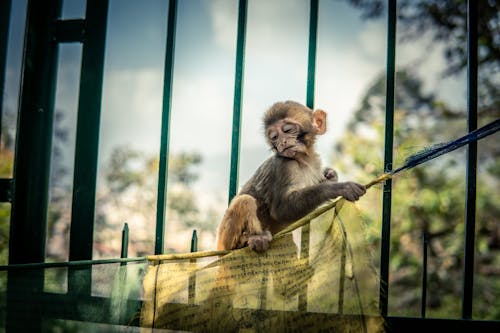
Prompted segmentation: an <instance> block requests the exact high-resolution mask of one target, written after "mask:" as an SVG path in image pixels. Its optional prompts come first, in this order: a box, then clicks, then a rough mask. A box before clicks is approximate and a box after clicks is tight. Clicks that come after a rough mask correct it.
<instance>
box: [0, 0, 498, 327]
mask: <svg viewBox="0 0 500 333" xmlns="http://www.w3.org/2000/svg"><path fill="white" fill-rule="evenodd" d="M61 4H62V1H61V0H47V1H29V2H28V12H27V25H26V27H27V30H26V35H27V38H26V42H25V43H26V44H25V51H24V64H25V65H24V66H23V85H22V91H21V98H20V107H19V122H18V138H17V147H16V157H15V175H14V178H13V179H2V180H1V181H0V199H1V200H2V201H9V202H12V217H11V221H12V222H11V237H10V243H9V246H10V251H9V263H10V265H8V266H2V267H1V270H8V271H9V285H8V286H9V288H11V287H12V288H15V287H16V286H15V283H16V282H15V278H16V277H18V276H17V275H16V272H17V271H18V270H20V269H26V268H36V267H37V266H39V267H40V268H48V267H69V275H68V276H69V280H68V294H71V293H84V294H87V295H90V285H91V284H90V281H91V280H92V277H91V270H90V269H87V270H80V269H73V268H75V267H77V266H78V267H80V266H82V265H83V266H85V265H88V266H90V265H95V264H104V263H111V262H116V263H127V262H132V261H141V260H144V259H145V258H128V259H127V258H126V257H127V251H126V248H127V247H126V244H127V243H128V232H127V231H125V230H124V232H123V239H122V258H121V259H110V260H92V244H93V223H89V221H94V207H95V188H96V175H97V155H98V143H99V124H100V110H101V95H102V80H103V65H104V46H105V32H106V24H107V14H108V0H87V9H86V17H85V18H84V19H78V20H61V19H59V17H60V14H61ZM238 6H239V7H238V26H237V42H236V66H235V83H234V101H233V122H232V141H231V163H230V175H229V190H228V193H229V200H231V199H232V198H233V197H234V195H236V192H237V186H238V170H239V154H240V132H241V131H240V129H241V114H242V99H243V78H244V67H245V60H244V59H245V38H246V26H247V24H246V22H247V7H248V3H247V0H238ZM477 6H478V4H477V2H476V1H472V0H470V1H468V18H467V19H468V27H469V30H468V67H467V74H468V75H467V87H468V91H467V102H468V103H467V104H468V105H467V111H468V112H467V114H468V130H469V132H470V131H473V130H474V129H476V128H477V100H478V97H477V76H478V74H477V36H478V34H477V23H478V18H477V16H478V12H477ZM318 7H319V0H310V22H309V45H308V67H307V94H306V105H307V106H308V107H310V108H313V107H314V89H315V70H316V49H317V29H318ZM10 8H11V0H7V1H2V2H1V10H0V13H1V18H2V19H1V20H0V22H1V24H0V48H1V49H2V52H1V54H0V83H1V84H0V88H1V89H2V94H0V107H1V105H2V99H1V97H2V96H3V88H4V83H5V64H6V49H7V35H8V24H9V23H8V22H9V20H8V18H9V12H10ZM176 20H177V0H170V1H169V7H168V21H167V38H166V47H165V49H166V54H165V67H164V86H163V106H162V120H161V142H160V151H159V175H158V192H157V212H156V235H155V250H154V251H155V254H160V253H162V252H163V249H164V245H165V244H164V234H165V210H166V191H167V172H168V171H167V170H168V156H169V133H170V113H171V112H170V111H171V104H172V86H173V70H174V50H175V34H176V33H175V32H176ZM396 24H397V2H396V0H388V17H387V66H386V79H387V80H386V84H387V86H386V91H387V93H386V120H385V149H384V151H385V155H384V169H385V171H386V172H390V171H391V170H392V167H393V165H392V164H393V137H394V100H395V64H396ZM47 40H49V41H50V43H48V44H47V43H46V42H45V41H47ZM67 42H79V43H82V45H83V53H82V68H81V79H80V90H79V91H80V96H79V104H78V122H77V135H76V151H75V167H74V168H75V169H74V180H73V181H74V191H73V202H72V205H73V206H72V218H71V230H70V251H69V261H68V262H65V263H47V264H43V263H42V262H43V261H44V258H45V241H46V240H45V232H46V231H45V230H46V224H47V221H46V216H47V214H46V213H47V200H48V198H47V196H48V179H49V168H50V166H49V164H50V150H51V149H50V147H51V141H50V140H51V137H52V135H51V131H52V123H53V113H54V110H53V109H54V92H55V79H56V75H55V71H56V67H57V54H58V44H60V43H67ZM27 63H30V66H27V65H26V64H27ZM1 115H2V113H1V111H0V119H1ZM0 127H1V126H0ZM0 130H1V129H0ZM476 164H477V145H476V143H471V144H469V145H468V149H467V175H466V179H467V192H466V208H465V212H466V227H465V229H466V230H465V248H464V254H465V262H464V268H463V293H462V319H466V320H467V321H466V323H467V324H466V325H473V321H470V320H469V319H471V317H472V295H473V290H472V288H473V278H474V271H473V267H474V235H475V212H476V206H475V198H476V172H477V171H476ZM14 188H15V191H12V190H13V189H14ZM391 199H392V183H391V180H390V179H389V180H387V181H386V183H385V185H384V189H383V210H382V231H381V235H382V236H381V239H382V241H381V267H380V298H379V308H380V312H381V313H382V315H383V316H384V317H386V318H387V320H388V321H389V323H390V325H389V326H391V325H392V327H393V328H397V327H406V328H408V323H409V320H412V319H409V318H403V317H390V316H388V302H389V299H388V289H389V285H388V281H389V253H390V234H391ZM194 244H195V243H193V246H192V250H195V249H196V246H195V245H194ZM426 247H427V238H426V237H425V235H424V237H423V272H422V306H421V317H422V318H425V309H426V306H425V305H426V304H425V303H426V295H427V283H426V281H427V276H426V275H427V273H426V272H427V271H426V267H427V264H426V261H427V250H426ZM307 249H308V232H307V230H305V231H304V232H303V235H302V251H301V254H302V253H304V255H307ZM39 263H42V264H39ZM10 277H12V279H10ZM82 279H83V281H87V283H86V284H85V285H83V286H82V285H81V281H82ZM11 280H12V281H13V282H11ZM20 281H22V279H21V280H20ZM32 288H34V289H33V290H35V291H36V290H38V291H39V292H42V291H43V277H40V278H39V279H38V280H35V283H34V286H32ZM306 292H307V291H303V292H302V295H301V297H300V299H301V300H300V301H299V304H300V305H299V308H300V309H302V310H303V309H305V308H306V307H307V303H306V301H307V300H306V297H305V295H306ZM61 297H62V296H61ZM426 320H428V321H427V322H418V323H421V324H420V325H424V326H425V325H427V324H425V323H428V325H434V326H436V325H437V327H439V326H440V325H442V326H443V327H444V326H445V325H448V327H454V326H453V325H463V322H462V321H460V322H458V323H457V322H455V321H449V320H448V321H446V320H441V321H440V320H430V321H429V319H426ZM412 323H413V324H414V323H415V322H412ZM413 324H411V325H413ZM398 325H399V326H398ZM450 325H451V326H450ZM477 325H478V326H477V327H498V324H497V323H496V322H482V323H479V324H477ZM481 325H483V326H481ZM484 325H492V326H484ZM417 326H418V325H417ZM420 327H423V326H420ZM457 327H458V326H457ZM467 327H469V326H467ZM470 327H472V326H470Z"/></svg>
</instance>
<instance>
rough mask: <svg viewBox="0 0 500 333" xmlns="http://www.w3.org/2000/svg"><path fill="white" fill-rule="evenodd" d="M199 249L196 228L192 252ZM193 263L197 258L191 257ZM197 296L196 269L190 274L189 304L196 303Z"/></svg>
mask: <svg viewBox="0 0 500 333" xmlns="http://www.w3.org/2000/svg"><path fill="white" fill-rule="evenodd" d="M196 251H198V234H197V232H196V229H195V230H193V235H192V236H191V252H196ZM190 262H191V263H195V262H196V259H191V260H190ZM195 298H196V270H193V272H192V273H191V274H190V275H189V281H188V304H194V301H195Z"/></svg>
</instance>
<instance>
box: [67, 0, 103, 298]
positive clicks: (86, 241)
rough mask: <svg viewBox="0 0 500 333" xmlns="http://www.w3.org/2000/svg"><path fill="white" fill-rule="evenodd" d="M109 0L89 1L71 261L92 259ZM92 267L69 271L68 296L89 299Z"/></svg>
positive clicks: (77, 130) (81, 77) (81, 83)
mask: <svg viewBox="0 0 500 333" xmlns="http://www.w3.org/2000/svg"><path fill="white" fill-rule="evenodd" d="M107 15H108V1H107V0H87V9H86V14H85V16H86V17H85V36H84V40H83V50H82V67H81V76H80V96H79V101H78V119H77V128H76V144H75V169H74V176H73V203H72V212H71V228H70V245H69V259H70V260H89V259H92V252H93V241H94V239H93V237H94V212H95V192H96V178H97V157H98V150H99V130H100V119H101V98H102V82H103V73H104V48H105V40H106V24H107ZM90 289H91V270H90V266H89V267H87V268H85V267H82V268H81V269H71V270H69V277H68V292H70V293H80V292H81V293H84V294H88V295H90V291H91V290H90Z"/></svg>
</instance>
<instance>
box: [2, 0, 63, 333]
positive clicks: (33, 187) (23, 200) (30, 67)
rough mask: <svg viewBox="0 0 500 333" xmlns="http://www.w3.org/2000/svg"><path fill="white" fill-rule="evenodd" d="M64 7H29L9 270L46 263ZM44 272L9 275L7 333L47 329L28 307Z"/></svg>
mask: <svg viewBox="0 0 500 333" xmlns="http://www.w3.org/2000/svg"><path fill="white" fill-rule="evenodd" d="M60 12H61V1H60V0H50V1H29V2H28V7H27V21H26V39H25V44H24V52H23V53H24V54H23V68H22V73H23V80H22V86H21V92H20V93H21V97H20V105H19V119H18V128H17V144H16V154H15V164H14V165H15V167H14V193H13V201H12V211H11V212H12V213H11V223H10V239H9V264H23V263H30V262H43V261H44V260H45V234H46V228H47V202H48V186H49V177H50V157H51V145H52V128H53V118H54V117H53V116H54V99H55V81H56V71H57V57H58V47H57V44H56V43H55V42H54V41H53V40H52V28H53V22H55V20H56V19H57V18H58V17H59V15H60ZM43 273H44V272H43V270H32V271H29V272H15V271H12V272H9V274H8V281H7V290H8V292H7V313H6V332H21V331H23V330H29V331H30V332H38V331H41V329H42V317H41V312H42V307H41V305H40V304H39V303H38V302H35V301H32V302H23V300H25V299H26V297H30V298H33V297H36V295H39V294H40V293H41V292H42V291H43V285H44V274H43Z"/></svg>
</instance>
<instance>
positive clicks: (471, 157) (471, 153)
mask: <svg viewBox="0 0 500 333" xmlns="http://www.w3.org/2000/svg"><path fill="white" fill-rule="evenodd" d="M477 6H478V5H477V1H472V0H469V1H468V2H467V27H468V31H467V130H468V131H469V132H471V131H473V130H475V129H477V23H478V22H477V15H478V13H477ZM476 175H477V142H475V141H474V142H472V143H469V144H468V146H467V170H466V196H465V247H464V269H463V294H462V318H463V319H471V318H472V293H473V282H474V238H475V229H476Z"/></svg>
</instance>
